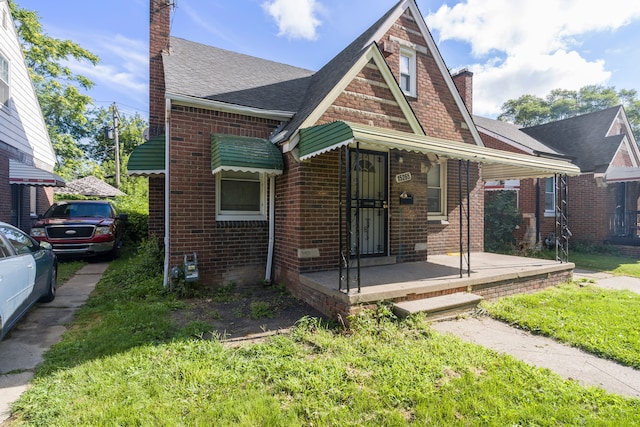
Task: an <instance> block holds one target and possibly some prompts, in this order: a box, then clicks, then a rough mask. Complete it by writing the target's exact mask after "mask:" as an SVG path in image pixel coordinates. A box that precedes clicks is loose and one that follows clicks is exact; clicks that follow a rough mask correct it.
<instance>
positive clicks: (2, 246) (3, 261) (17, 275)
mask: <svg viewBox="0 0 640 427" xmlns="http://www.w3.org/2000/svg"><path fill="white" fill-rule="evenodd" d="M0 254H1V257H0V316H1V317H2V323H3V325H8V324H11V323H13V320H14V319H15V317H16V316H17V315H19V314H20V313H21V312H22V311H23V310H24V309H25V307H26V306H28V305H29V301H30V297H31V292H32V290H33V285H34V282H35V260H34V259H33V256H31V255H28V254H27V255H25V254H17V253H16V251H15V249H14V248H13V246H12V245H11V244H10V243H9V242H8V241H7V239H6V238H5V237H4V235H3V234H2V230H0Z"/></svg>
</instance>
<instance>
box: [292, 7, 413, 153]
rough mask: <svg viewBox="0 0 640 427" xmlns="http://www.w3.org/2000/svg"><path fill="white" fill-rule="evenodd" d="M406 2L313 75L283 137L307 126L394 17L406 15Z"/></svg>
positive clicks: (393, 8)
mask: <svg viewBox="0 0 640 427" xmlns="http://www.w3.org/2000/svg"><path fill="white" fill-rule="evenodd" d="M402 3H404V0H401V1H399V2H398V3H396V5H395V6H394V7H392V8H391V9H390V10H389V11H388V12H387V13H385V14H384V15H382V16H381V17H380V19H378V20H377V21H376V22H375V23H374V24H373V25H372V26H371V27H369V28H368V29H367V30H365V32H363V33H362V34H361V35H360V36H359V37H357V38H356V39H355V40H354V41H353V42H351V44H349V45H348V46H347V47H345V48H344V49H343V50H342V51H341V52H340V53H338V54H337V55H336V56H334V57H333V59H331V61H329V62H328V63H327V64H325V66H324V67H322V68H321V69H320V70H319V71H318V72H317V73H315V74H314V75H313V77H312V78H311V81H310V83H309V87H308V89H307V92H306V94H305V96H304V102H303V104H302V106H301V108H300V110H299V111H298V112H297V114H296V115H295V116H294V117H293V119H292V120H291V121H290V122H289V123H288V124H287V125H286V126H285V128H284V133H283V134H282V135H281V139H282V140H286V139H288V138H289V137H290V136H291V134H292V133H293V132H294V131H295V130H296V129H298V128H299V127H300V126H301V125H302V124H303V123H304V121H305V120H306V119H307V117H309V115H310V114H311V113H312V112H313V111H314V110H315V109H316V108H317V107H318V105H320V103H321V102H322V101H323V100H324V99H325V98H326V97H327V95H328V94H329V92H331V90H332V89H333V88H334V87H335V86H336V85H337V84H338V82H340V80H342V78H343V77H344V76H345V75H346V74H347V72H348V71H349V70H350V69H351V68H352V67H353V66H354V65H355V64H356V62H357V61H358V60H359V59H360V58H361V57H362V56H363V55H364V53H365V51H366V50H367V49H369V48H370V46H371V45H372V43H375V41H376V39H377V38H379V37H380V36H381V34H378V33H379V32H381V31H383V29H385V24H386V23H387V21H388V20H389V18H390V17H391V16H394V15H398V16H399V15H400V13H402V11H403V10H401V7H400V6H401V5H402Z"/></svg>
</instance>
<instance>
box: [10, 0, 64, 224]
mask: <svg viewBox="0 0 640 427" xmlns="http://www.w3.org/2000/svg"><path fill="white" fill-rule="evenodd" d="M0 16H1V17H2V20H1V21H0V200H2V202H1V203H0V221H4V222H8V223H11V224H13V225H15V226H17V227H20V228H22V229H23V230H25V231H27V232H28V231H29V230H30V229H31V221H32V220H33V218H35V217H36V216H37V214H39V213H44V212H45V211H46V210H47V209H48V208H49V206H51V203H52V202H53V188H52V187H55V186H64V181H63V180H62V178H60V177H59V176H56V175H55V174H53V167H54V165H55V162H56V157H55V153H54V152H53V146H52V145H51V141H50V140H49V134H48V132H47V127H46V125H45V122H44V118H43V116H42V110H41V109H40V104H39V103H38V98H37V97H36V93H35V90H34V87H33V84H32V82H31V78H30V77H29V71H28V69H27V65H26V63H25V60H24V55H23V53H22V48H21V46H20V41H19V39H18V34H17V32H16V28H15V26H14V25H13V19H12V18H11V11H10V10H9V4H8V2H6V1H3V0H0Z"/></svg>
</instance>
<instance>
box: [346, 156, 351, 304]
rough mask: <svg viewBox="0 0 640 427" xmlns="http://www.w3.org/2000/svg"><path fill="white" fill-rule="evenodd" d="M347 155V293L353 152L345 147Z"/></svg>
mask: <svg viewBox="0 0 640 427" xmlns="http://www.w3.org/2000/svg"><path fill="white" fill-rule="evenodd" d="M345 155H346V159H345V161H346V172H347V173H346V176H345V181H347V190H346V192H345V197H346V198H347V212H346V214H347V223H346V224H345V233H346V234H347V242H346V244H347V250H346V254H345V259H346V264H347V293H348V292H349V289H350V286H351V150H349V146H348V145H347V146H346V147H345Z"/></svg>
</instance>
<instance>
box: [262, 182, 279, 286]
mask: <svg viewBox="0 0 640 427" xmlns="http://www.w3.org/2000/svg"><path fill="white" fill-rule="evenodd" d="M275 201H276V177H275V175H271V176H269V249H268V252H267V271H266V273H265V275H264V280H265V282H268V283H271V264H273V246H274V243H275V229H276V224H275V223H276V218H275V211H276V209H275Z"/></svg>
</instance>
